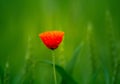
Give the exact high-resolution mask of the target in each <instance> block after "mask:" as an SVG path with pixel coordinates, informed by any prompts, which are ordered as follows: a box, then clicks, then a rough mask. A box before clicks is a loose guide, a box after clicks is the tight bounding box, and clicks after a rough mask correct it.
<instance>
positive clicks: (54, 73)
mask: <svg viewBox="0 0 120 84" xmlns="http://www.w3.org/2000/svg"><path fill="white" fill-rule="evenodd" d="M52 60H53V75H54V82H55V84H57V79H56V71H55V55H54V51H52Z"/></svg>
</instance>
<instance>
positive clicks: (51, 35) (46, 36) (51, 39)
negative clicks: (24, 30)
mask: <svg viewBox="0 0 120 84" xmlns="http://www.w3.org/2000/svg"><path fill="white" fill-rule="evenodd" d="M39 37H40V39H41V40H42V42H43V43H44V44H45V45H46V47H48V48H49V49H51V50H54V49H56V48H58V46H59V45H60V43H61V42H62V40H63V37H64V32H62V31H48V32H43V33H41V34H39Z"/></svg>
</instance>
